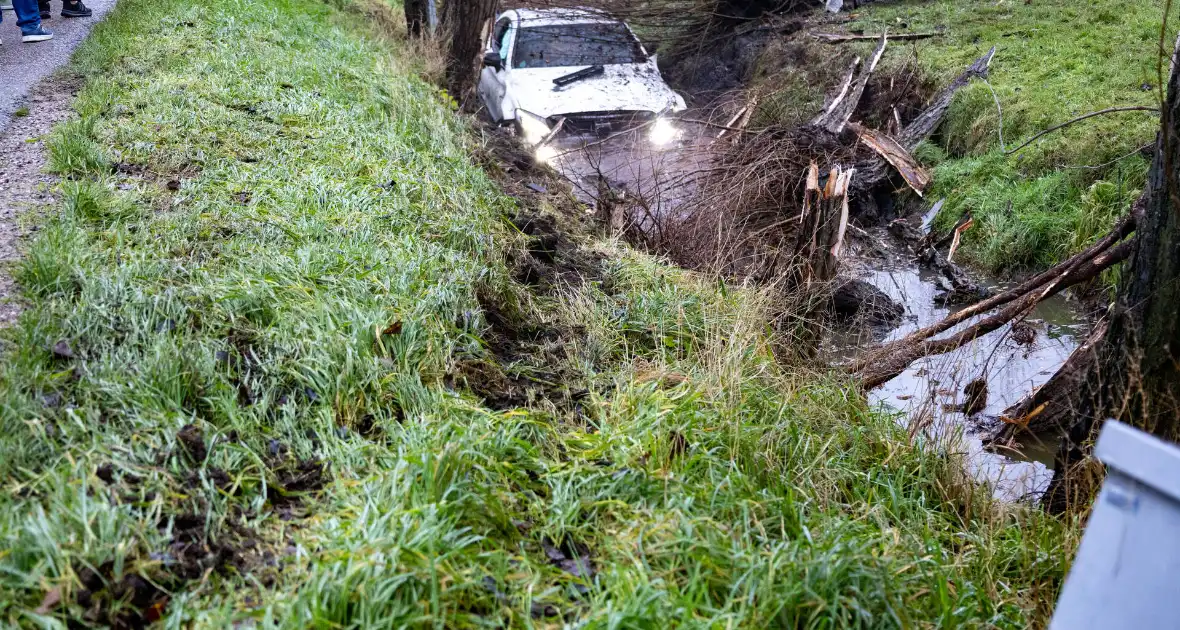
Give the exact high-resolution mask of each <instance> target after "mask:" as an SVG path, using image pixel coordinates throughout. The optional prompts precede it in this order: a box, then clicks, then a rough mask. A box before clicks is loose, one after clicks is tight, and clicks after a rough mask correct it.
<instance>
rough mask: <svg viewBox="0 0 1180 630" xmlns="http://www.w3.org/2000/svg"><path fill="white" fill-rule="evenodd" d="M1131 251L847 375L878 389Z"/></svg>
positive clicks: (885, 350) (1112, 253)
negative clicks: (949, 333) (912, 366)
mask: <svg viewBox="0 0 1180 630" xmlns="http://www.w3.org/2000/svg"><path fill="white" fill-rule="evenodd" d="M1134 247H1135V240H1134V239H1131V240H1127V241H1124V242H1122V243H1119V244H1118V245H1116V246H1114V247H1112V248H1110V249H1109V250H1107V251H1105V252H1102V253H1101V254H1099V255H1097V256H1095V257H1094V258H1092V259H1090V260H1087V261H1084V262H1082V263H1081V264H1080V265H1078V266H1076V267H1075V268H1073V269H1070V270H1069V271H1067V272H1066V273H1064V274H1062V275H1061V276H1060V277H1059V278H1058V279H1057V280H1056V281H1055V282H1052V283H1050V284H1049V285H1048V286H1046V287H1044V289H1042V290H1041V291H1039V292H1037V291H1032V292H1028V293H1026V294H1024V295H1023V296H1021V297H1020V299H1018V300H1016V301H1014V302H1012V303H1011V304H1009V305H1008V306H1007V307H1006V308H1004V309H1003V310H1001V311H999V312H997V313H996V314H994V315H992V316H990V317H987V318H985V319H983V320H982V321H980V322H978V323H976V324H974V325H972V326H969V327H967V328H965V329H963V330H962V331H960V332H958V333H956V334H955V335H953V336H951V337H947V338H944V339H924V340H913V341H910V338H909V337H907V338H906V339H902V340H900V341H896V342H893V343H891V344H888V345H886V346H883V347H882V351H879V352H875V353H873V358H872V361H871V362H870V363H866V362H865V360H863V359H862V360H860V361H858V362H857V365H858V366H859V367H858V369H853V370H850V371H852V372H853V373H855V374H857V375H858V376H859V377H860V378H861V381H862V383H863V386H864V388H865V389H872V388H874V387H877V386H878V385H881V384H882V383H884V382H885V381H888V380H889V379H891V378H893V377H895V376H897V375H898V374H901V373H902V372H903V371H905V369H906V368H907V367H909V365H910V364H911V363H913V362H914V361H917V360H918V359H920V358H922V357H925V356H931V355H936V354H944V353H947V352H951V351H952V350H956V349H958V348H961V347H963V346H964V345H966V344H968V343H971V342H972V341H974V340H976V339H978V338H980V337H982V336H984V335H986V334H988V333H990V332H992V331H994V330H996V329H998V328H1000V327H1001V326H1003V325H1004V324H1007V323H1008V322H1010V321H1012V320H1013V319H1014V318H1016V317H1017V316H1019V315H1021V314H1023V313H1025V312H1027V311H1028V310H1030V309H1031V308H1032V307H1034V306H1036V305H1037V304H1038V303H1040V302H1041V301H1043V300H1044V299H1046V298H1048V297H1049V296H1052V295H1055V294H1056V293H1058V292H1060V291H1061V290H1063V289H1065V288H1066V287H1070V286H1073V285H1075V284H1077V283H1079V282H1083V281H1086V280H1089V279H1091V278H1094V277H1095V276H1097V275H1098V274H1100V273H1102V272H1103V271H1105V270H1106V269H1108V268H1110V267H1111V266H1113V265H1115V264H1117V263H1120V262H1122V261H1124V260H1126V259H1127V258H1128V257H1129V256H1130V255H1131V252H1133V251H1134Z"/></svg>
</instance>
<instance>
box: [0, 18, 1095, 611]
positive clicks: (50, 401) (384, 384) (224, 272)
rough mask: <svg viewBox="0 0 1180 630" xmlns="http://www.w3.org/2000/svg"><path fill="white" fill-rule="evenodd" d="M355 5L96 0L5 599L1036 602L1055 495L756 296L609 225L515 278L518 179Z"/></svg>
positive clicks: (30, 358)
mask: <svg viewBox="0 0 1180 630" xmlns="http://www.w3.org/2000/svg"><path fill="white" fill-rule="evenodd" d="M367 22H368V21H367V20H363V19H360V18H358V17H357V16H356V15H355V14H353V13H351V12H347V11H341V10H339V9H336V8H332V7H331V6H329V5H324V4H320V3H318V2H315V1H313V0H286V1H283V0H280V1H276V2H262V1H247V0H209V1H208V2H201V3H196V2H186V1H182V0H151V1H149V0H122V1H121V2H120V3H119V5H118V6H117V7H116V9H115V10H114V11H113V13H112V14H111V15H110V16H109V17H108V18H107V21H106V22H105V23H103V24H101V25H99V26H98V27H97V28H96V29H95V32H94V34H93V36H92V38H91V39H90V40H89V41H88V42H87V43H86V44H85V45H84V46H83V47H82V48H81V49H80V51H79V53H78V55H77V57H76V59H75V62H74V70H75V71H76V72H78V73H80V74H81V75H82V76H84V77H85V81H86V83H85V87H84V89H83V90H82V91H81V92H80V93H79V95H78V97H77V101H76V110H77V112H78V118H77V120H74V121H71V122H68V123H65V124H63V125H61V126H60V127H59V128H57V129H56V130H55V131H54V133H53V135H52V138H51V139H50V148H51V166H52V168H53V169H54V170H56V171H57V172H58V173H60V174H61V175H62V176H63V178H64V179H63V183H62V185H61V189H60V192H61V196H62V199H63V202H62V203H61V204H60V206H59V207H57V208H55V209H54V210H53V211H52V212H51V213H49V215H48V216H46V217H43V218H34V219H32V220H36V221H42V222H43V227H42V229H41V230H40V231H39V233H38V234H39V235H38V237H37V238H36V240H35V241H34V242H33V243H32V245H31V249H30V250H29V252H28V255H27V258H26V259H25V261H24V262H23V263H22V264H21V265H20V267H19V268H18V269H17V275H18V278H19V281H20V282H21V284H22V286H23V290H24V292H25V295H26V297H27V298H28V301H29V306H28V310H27V311H26V312H25V314H24V315H23V317H22V318H21V320H20V322H19V324H18V325H16V326H15V327H14V328H11V329H9V330H6V331H4V332H3V335H4V337H5V338H6V340H7V343H6V345H5V348H4V353H5V354H4V357H3V363H2V365H3V369H2V371H0V480H2V481H0V483H2V484H3V491H2V492H0V624H2V625H6V626H9V625H11V626H17V627H46V628H50V627H62V624H63V623H64V622H66V621H67V620H70V619H75V620H82V621H84V622H85V623H89V624H96V623H115V624H116V625H118V624H123V625H124V626H134V625H135V624H136V623H139V622H142V621H152V620H156V619H159V620H160V621H159V624H160V625H161V626H162V627H170V628H179V627H211V628H220V627H226V625H227V622H228V621H229V620H237V621H249V620H254V621H255V622H257V623H258V624H259V625H260V626H262V627H275V626H281V627H289V628H305V627H325V628H326V627H396V626H401V625H403V624H404V625H410V626H434V627H448V628H454V627H470V626H484V625H492V626H500V625H510V626H515V627H524V626H530V625H534V624H535V625H555V624H558V623H560V622H561V620H562V617H564V618H565V619H567V620H569V621H576V622H578V623H583V624H586V625H592V626H609V627H652V628H664V627H670V626H673V625H692V626H710V627H715V626H739V625H741V626H751V627H767V626H779V627H871V628H881V627H917V626H934V625H938V626H942V627H972V626H974V627H1007V628H1024V627H1027V626H1028V625H1029V624H1030V623H1037V622H1038V621H1040V622H1043V621H1044V619H1045V615H1046V613H1047V611H1048V609H1049V607H1050V606H1051V603H1052V601H1053V600H1054V598H1055V596H1056V589H1057V588H1058V585H1059V582H1060V580H1061V578H1062V575H1063V572H1064V570H1065V567H1066V564H1067V559H1068V557H1069V556H1070V554H1071V551H1072V548H1073V545H1074V536H1075V530H1073V529H1070V528H1067V527H1064V526H1062V525H1060V524H1058V523H1057V522H1055V521H1052V520H1049V519H1046V518H1045V517H1043V516H1041V515H1040V514H1039V513H1038V512H1036V511H1035V510H1028V511H1026V510H1024V509H1023V508H1020V507H1017V506H1008V507H1003V506H992V505H987V504H986V502H985V501H983V500H982V499H981V498H980V494H981V491H979V490H974V492H973V491H972V489H971V487H970V486H967V485H965V484H964V483H962V481H961V479H960V475H959V472H958V471H959V468H958V466H957V464H956V463H955V462H954V460H953V459H949V458H946V457H943V456H939V455H937V454H935V453H932V452H930V451H926V450H924V449H920V448H916V447H914V446H912V445H911V444H910V443H909V441H908V440H907V438H906V435H905V432H904V431H902V430H901V429H899V428H898V427H897V426H896V425H895V424H894V423H893V421H892V420H891V419H889V418H886V417H882V416H878V415H874V414H871V413H869V412H868V411H867V410H866V408H865V406H864V404H863V402H862V401H861V400H860V399H859V397H858V396H857V395H856V394H855V393H854V392H853V391H852V390H851V389H849V388H847V387H845V386H843V385H842V384H841V383H838V382H835V381H832V380H830V379H828V378H826V377H824V376H822V375H816V374H810V373H807V372H805V371H802V370H787V369H785V368H783V367H782V366H781V365H779V364H778V363H777V362H776V361H775V360H774V358H773V356H771V353H770V350H769V343H768V342H769V340H768V339H767V338H766V337H765V334H766V332H765V327H764V325H763V321H764V320H763V318H762V315H761V314H762V313H763V312H764V308H765V304H764V300H763V299H762V298H761V297H760V296H758V295H756V294H752V293H750V292H748V291H745V290H733V289H725V288H723V287H718V285H717V284H716V283H714V282H712V281H709V280H706V279H701V278H697V277H694V276H692V275H690V274H686V273H683V272H679V271H677V270H675V269H672V268H669V267H667V266H665V265H663V264H662V263H660V262H659V261H656V260H653V259H650V258H647V257H644V256H641V255H638V254H634V253H631V252H628V251H627V250H625V248H622V247H620V246H618V245H617V244H615V243H612V242H609V241H606V242H590V241H589V240H587V241H586V242H585V243H584V245H585V246H586V247H590V248H595V249H597V250H598V251H600V252H601V253H602V254H604V255H605V256H606V258H605V260H604V262H603V263H602V269H601V271H600V272H599V274H600V276H601V278H600V280H599V281H595V282H591V283H586V284H582V285H580V286H577V287H569V288H565V289H561V290H556V291H549V292H544V291H541V292H536V291H530V290H528V289H527V288H526V287H524V286H522V285H520V284H517V283H516V282H515V281H513V280H512V279H511V276H512V274H511V273H510V271H509V269H508V267H507V265H506V263H505V260H506V257H507V255H508V254H510V253H513V252H515V254H513V255H519V253H520V252H521V251H522V250H523V249H524V247H523V243H524V240H525V239H524V238H523V237H522V236H521V235H520V234H519V233H518V232H515V231H514V230H513V229H512V227H511V225H510V224H509V223H508V222H507V221H505V220H504V217H505V215H506V214H507V213H509V212H511V211H512V209H513V207H514V204H515V202H514V201H513V200H512V199H510V198H508V197H506V196H505V195H504V194H503V193H502V192H501V191H500V189H499V187H498V186H497V185H496V184H495V183H494V182H493V180H491V179H490V178H489V176H488V175H487V174H485V172H484V171H482V170H481V169H480V168H478V167H477V166H476V165H475V163H474V162H473V161H472V159H471V157H470V153H471V151H472V150H473V148H474V146H473V140H471V138H472V137H473V135H472V131H471V130H470V129H468V128H466V127H465V125H464V123H463V122H462V121H461V120H460V119H459V118H458V117H456V116H455V115H453V114H452V113H451V112H450V111H449V110H448V108H447V107H446V106H445V104H444V102H443V99H442V98H441V97H440V96H439V94H438V93H437V91H436V90H435V89H434V88H432V87H431V86H430V85H428V84H425V83H423V82H422V81H420V80H419V79H417V78H415V76H414V70H415V62H414V61H413V60H412V59H409V58H408V55H407V54H406V53H405V51H404V49H403V48H402V46H401V45H400V44H399V43H398V42H397V40H396V38H381V37H378V36H376V35H375V34H374V33H373V32H372V31H371V30H369V29H371V24H367ZM481 295H482V296H484V298H483V300H482V301H481V300H480V299H479V296H481ZM488 296H492V297H490V298H489V297H488ZM490 303H495V304H498V305H500V306H499V307H498V310H497V312H499V313H500V315H495V314H493V313H492V312H490V311H488V310H487V307H489V304H490ZM506 319H507V320H510V321H508V323H505V320H506ZM497 322H498V323H497ZM505 327H507V328H508V329H512V328H513V327H515V328H516V329H518V330H528V329H530V327H531V328H532V329H536V330H556V331H563V332H562V333H561V334H562V335H563V336H564V338H563V339H553V338H551V337H550V336H546V335H545V334H538V335H537V337H538V339H536V340H535V342H536V347H537V348H542V346H543V351H542V350H538V351H537V352H536V353H534V354H533V355H530V354H528V353H524V354H522V355H520V356H518V357H517V359H518V360H517V361H516V362H513V363H505V358H504V357H503V356H502V355H497V354H496V353H495V352H494V348H490V347H489V344H488V343H487V342H486V340H487V339H488V338H490V337H492V336H493V335H501V333H503V330H500V332H496V329H497V328H499V329H504V328H505ZM498 338H500V337H498ZM500 341H501V342H502V341H504V340H503V339H502V338H500ZM538 356H544V357H547V359H546V360H547V361H549V364H545V365H538V364H537V360H536V357H538ZM554 363H556V365H555V364H554ZM473 365H477V366H481V367H480V368H479V370H482V371H476V372H471V370H472V366H473ZM465 370H466V371H468V373H474V374H477V375H478V374H482V375H483V376H484V379H485V380H484V382H476V381H475V380H473V379H472V378H468V380H467V381H466V382H467V384H468V385H469V386H471V387H472V388H476V389H479V388H485V389H486V388H487V387H489V383H492V384H494V383H499V382H512V383H520V382H525V383H528V382H530V381H528V378H529V377H530V376H533V377H535V378H537V379H539V380H544V378H543V377H544V375H546V374H561V375H562V379H563V382H558V383H550V384H547V385H544V386H543V387H542V388H541V389H540V390H534V391H550V392H557V393H556V394H554V395H553V396H552V397H549V398H543V399H536V400H534V401H532V403H531V404H526V405H520V406H517V407H514V408H508V409H500V410H493V409H490V408H489V407H488V406H487V405H486V404H485V403H484V402H482V401H481V399H480V397H477V396H475V395H473V394H472V393H471V391H470V390H469V389H468V388H467V387H464V386H463V385H462V383H463V378H462V375H463V373H464V371H465ZM575 388H584V389H585V390H586V391H585V392H584V393H579V394H578V395H573V392H572V390H573V389H575ZM563 393H564V395H562V394H563ZM571 400H575V401H576V404H571V402H570V401H571ZM571 556H573V557H574V559H571ZM579 564H580V565H581V566H579ZM554 614H556V615H560V616H558V617H554V616H551V615H554Z"/></svg>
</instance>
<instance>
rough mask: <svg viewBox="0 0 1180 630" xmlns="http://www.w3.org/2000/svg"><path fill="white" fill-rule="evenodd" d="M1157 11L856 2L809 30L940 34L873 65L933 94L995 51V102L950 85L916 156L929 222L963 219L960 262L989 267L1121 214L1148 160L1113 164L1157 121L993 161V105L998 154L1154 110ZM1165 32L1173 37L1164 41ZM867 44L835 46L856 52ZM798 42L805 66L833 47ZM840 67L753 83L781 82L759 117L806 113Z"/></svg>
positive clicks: (1060, 253)
mask: <svg viewBox="0 0 1180 630" xmlns="http://www.w3.org/2000/svg"><path fill="white" fill-rule="evenodd" d="M1162 11H1163V9H1162V6H1161V5H1160V3H1158V2H1153V1H1152V0H1131V1H1121V0H1099V1H1096V2H1088V3H1079V2H1074V1H1072V0H1035V1H1034V2H1023V1H1019V0H1000V1H999V2H987V3H978V2H969V1H965V0H931V1H914V0H910V1H903V2H895V3H881V4H869V5H866V6H864V7H861V8H860V9H858V10H857V11H855V12H854V15H855V18H854V19H853V20H852V21H850V22H848V23H844V24H841V25H839V26H832V27H826V28H824V27H817V28H818V29H819V30H835V29H863V30H864V31H865V32H870V33H877V32H880V31H881V30H882V29H884V28H889V29H891V30H893V31H894V32H896V31H899V30H901V31H906V32H925V31H934V30H942V31H943V32H944V35H943V36H941V37H935V38H931V39H926V40H921V41H916V42H909V43H905V42H896V43H894V44H893V45H892V50H891V51H887V52H886V55H885V58H884V59H883V61H882V69H883V70H884V71H888V70H890V69H896V68H899V67H900V66H902V65H905V64H910V63H916V67H917V68H919V69H920V70H921V71H922V74H923V75H924V77H925V78H926V79H928V80H930V81H932V82H933V85H935V86H942V85H944V84H945V83H946V82H947V81H949V80H950V79H951V78H953V77H954V76H955V75H957V74H958V73H959V72H961V71H962V70H963V68H965V67H966V66H968V65H969V64H970V63H971V62H972V61H973V60H975V59H976V58H978V57H979V56H980V55H981V54H983V53H984V52H986V51H987V49H988V48H989V47H991V46H992V45H995V46H996V51H997V52H996V56H995V59H994V60H993V62H992V66H991V75H990V79H989V83H990V85H991V88H992V89H994V90H995V98H993V95H992V91H991V90H989V88H988V85H986V84H984V83H981V82H974V83H973V84H972V85H971V86H969V87H968V88H966V89H964V90H962V91H961V92H960V93H959V95H958V97H957V98H956V101H955V104H954V106H953V107H952V109H951V111H950V113H949V115H948V118H947V121H946V124H945V125H944V127H943V129H942V132H941V133H940V134H939V135H938V136H937V137H936V138H935V139H934V141H933V142H931V143H929V144H927V145H924V146H923V147H922V150H921V151H920V152H919V154H918V157H919V158H920V159H921V160H923V161H924V162H925V163H926V164H928V165H931V166H933V171H934V183H933V186H932V188H931V189H930V191H929V192H928V193H927V195H926V196H927V198H928V199H930V200H931V201H933V200H935V199H939V198H941V197H946V198H947V203H946V205H945V206H944V210H943V212H942V215H941V218H940V221H941V223H942V225H944V226H947V225H950V224H952V223H953V222H954V221H955V220H957V219H958V217H959V216H960V215H961V213H962V212H964V211H967V210H970V211H971V212H973V213H974V216H975V219H976V227H975V228H973V229H972V230H970V231H969V232H968V233H967V234H966V235H965V243H966V246H965V250H964V251H965V252H966V254H967V257H968V258H969V259H971V261H972V262H974V263H976V264H979V265H981V266H983V267H985V268H988V269H991V270H993V271H999V272H1003V271H1013V270H1018V269H1020V268H1024V267H1042V266H1047V265H1051V264H1052V263H1054V262H1057V261H1059V260H1061V259H1062V258H1063V257H1065V256H1067V255H1068V254H1070V253H1072V252H1074V251H1077V250H1078V249H1080V248H1081V247H1082V246H1083V245H1084V244H1086V243H1087V242H1090V241H1092V240H1093V238H1094V237H1095V236H1097V235H1099V234H1102V233H1104V232H1105V231H1106V230H1107V229H1108V228H1109V226H1110V225H1111V224H1112V223H1113V220H1114V218H1115V217H1116V216H1118V215H1119V214H1121V213H1123V212H1125V211H1126V209H1127V207H1128V204H1129V203H1130V201H1131V200H1133V199H1134V198H1135V197H1136V196H1137V194H1138V192H1139V189H1140V188H1141V187H1142V185H1143V181H1144V177H1145V175H1146V172H1147V165H1148V160H1147V159H1146V158H1144V157H1142V156H1137V155H1131V156H1130V157H1124V156H1127V155H1128V154H1133V153H1134V152H1135V150H1136V149H1137V148H1139V147H1142V146H1143V145H1145V144H1147V143H1150V142H1152V141H1153V140H1154V138H1155V130H1156V129H1157V127H1158V116H1156V115H1154V114H1150V113H1146V112H1126V113H1116V114H1112V115H1107V116H1103V117H1098V118H1093V119H1090V120H1087V121H1084V122H1082V123H1080V124H1077V125H1074V126H1072V127H1070V128H1067V129H1064V130H1062V131H1059V132H1055V133H1053V134H1050V135H1047V136H1045V137H1044V138H1043V139H1040V140H1038V141H1037V142H1035V143H1034V144H1032V145H1031V146H1029V147H1028V148H1026V149H1024V150H1022V151H1020V152H1018V153H1016V154H1014V155H1011V156H1005V155H1004V154H1003V150H1002V149H1001V146H1000V140H999V133H998V131H999V120H1000V115H999V113H998V110H997V108H996V103H995V100H996V99H998V100H999V102H1000V106H1001V109H1002V111H1003V138H1004V143H1005V144H1006V145H1007V147H1008V148H1009V149H1012V148H1015V147H1016V146H1018V145H1019V144H1021V143H1023V142H1024V141H1025V140H1026V139H1028V138H1030V137H1031V136H1032V135H1033V134H1035V133H1037V132H1039V131H1041V130H1044V129H1047V128H1049V127H1051V126H1053V125H1055V124H1058V123H1062V122H1065V121H1067V120H1069V119H1071V118H1074V117H1076V116H1079V115H1081V114H1085V113H1088V112H1091V111H1096V110H1100V109H1105V108H1108V107H1113V106H1120V105H1149V106H1151V105H1154V104H1156V103H1157V102H1158V98H1159V94H1158V90H1159V79H1158V75H1157V62H1158V50H1159V40H1160V21H1161V19H1162V16H1163V14H1162ZM1174 37H1175V32H1174V29H1173V32H1172V33H1170V34H1169V35H1168V37H1167V38H1165V40H1166V41H1167V42H1171V41H1173V39H1174ZM871 47H872V45H871V44H867V43H866V44H858V45H857V46H856V47H855V48H853V47H850V46H848V45H843V48H844V49H855V50H859V51H860V54H865V53H867V52H868V51H869V50H870V49H871ZM808 48H809V49H810V50H812V51H813V52H812V53H811V54H812V56H813V57H812V58H811V61H815V58H814V55H818V54H820V52H819V51H818V50H816V49H817V48H818V49H820V50H823V49H826V50H827V51H828V53H827V54H831V52H832V51H834V50H835V49H836V48H835V47H833V46H830V45H827V44H818V43H811V44H809V45H808ZM771 67H776V66H775V65H771ZM843 68H844V65H843V64H832V65H831V67H822V68H816V69H812V70H810V71H811V72H813V73H816V72H817V71H818V73H817V74H816V75H815V78H817V79H819V78H823V79H827V81H826V82H824V81H812V82H810V83H808V82H807V80H806V77H805V76H804V74H803V73H799V72H794V73H788V74H787V75H785V76H784V75H782V74H771V75H770V76H769V77H764V78H763V82H764V83H765V82H769V83H770V84H771V85H772V86H773V82H776V81H777V82H782V83H783V84H784V85H786V86H789V88H790V91H791V92H793V95H791V96H780V97H779V99H778V101H771V106H772V107H773V106H774V105H777V106H778V109H777V113H776V112H775V111H771V112H769V114H770V115H772V116H777V117H780V118H782V117H784V116H789V115H790V114H788V113H787V112H792V111H794V110H795V109H796V108H801V109H802V111H804V113H808V112H811V111H814V108H815V106H816V104H817V103H822V99H823V94H822V91H823V89H824V87H825V86H827V85H834V84H835V83H836V82H837V81H838V80H839V78H838V77H837V76H836V75H837V74H839V72H841V71H842V69H843ZM788 119H790V118H788ZM1118 158H1124V159H1118ZM1096 166H1097V167H1098V168H1094V167H1096ZM1009 203H1011V211H1010V212H1009V210H1008V207H1009Z"/></svg>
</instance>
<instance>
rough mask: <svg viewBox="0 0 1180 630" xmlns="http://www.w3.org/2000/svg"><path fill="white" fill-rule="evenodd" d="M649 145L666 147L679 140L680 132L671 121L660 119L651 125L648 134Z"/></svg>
mask: <svg viewBox="0 0 1180 630" xmlns="http://www.w3.org/2000/svg"><path fill="white" fill-rule="evenodd" d="M648 137H649V138H650V139H651V143H652V144H654V145H656V146H658V147H662V146H666V145H669V144H671V143H673V142H675V141H676V140H677V139H679V138H680V130H679V129H677V128H676V125H674V124H672V121H670V120H668V119H667V118H664V117H662V116H661V117H660V118H657V119H656V120H655V122H653V123H652V124H651V131H650V132H649V133H648Z"/></svg>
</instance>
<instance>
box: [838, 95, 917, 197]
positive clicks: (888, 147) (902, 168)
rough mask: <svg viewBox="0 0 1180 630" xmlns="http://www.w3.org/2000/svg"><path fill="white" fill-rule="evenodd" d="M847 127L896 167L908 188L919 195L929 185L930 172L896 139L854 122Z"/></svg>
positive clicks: (895, 111) (862, 141)
mask: <svg viewBox="0 0 1180 630" xmlns="http://www.w3.org/2000/svg"><path fill="white" fill-rule="evenodd" d="M893 111H894V113H895V114H896V113H897V110H896V109H895V110H893ZM848 128H849V129H852V130H853V131H854V132H856V136H857V138H859V139H860V141H861V143H862V144H864V145H865V146H867V147H869V148H870V149H872V150H873V151H876V152H877V155H880V156H881V157H883V158H885V161H887V162H889V163H890V164H891V165H892V166H893V168H895V169H897V172H898V173H900V174H901V177H902V179H904V180H905V183H907V184H909V186H910V188H912V189H913V190H914V192H916V193H918V196H921V195H922V192H923V191H925V190H926V186H928V185H930V173H927V172H926V169H924V168H922V167H921V166H919V165H918V161H917V160H915V159H914V156H912V155H910V152H909V151H907V150H906V149H905V147H903V146H901V144H899V143H898V142H897V140H894V139H893V138H891V137H889V136H888V135H887V134H884V133H881V132H880V131H877V130H875V129H869V128H868V127H862V126H861V125H858V124H856V123H849V125H848Z"/></svg>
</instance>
